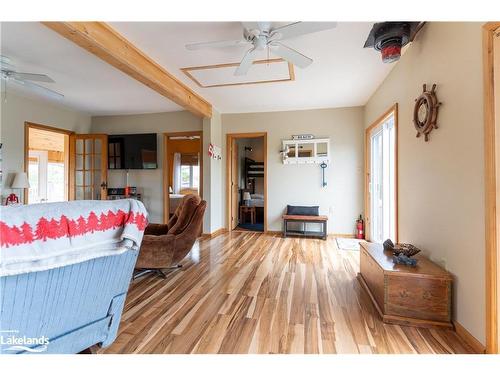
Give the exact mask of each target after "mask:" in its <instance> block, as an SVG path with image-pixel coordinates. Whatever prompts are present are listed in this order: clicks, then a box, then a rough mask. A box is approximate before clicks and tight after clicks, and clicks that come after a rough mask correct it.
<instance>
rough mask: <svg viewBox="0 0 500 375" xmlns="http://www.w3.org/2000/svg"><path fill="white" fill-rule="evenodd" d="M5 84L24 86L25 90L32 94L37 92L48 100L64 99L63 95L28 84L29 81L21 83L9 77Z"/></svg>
mask: <svg viewBox="0 0 500 375" xmlns="http://www.w3.org/2000/svg"><path fill="white" fill-rule="evenodd" d="M7 82H15V83H16V84H18V85H19V86H24V87H26V88H27V89H29V90H31V91H33V92H37V93H39V94H41V95H44V96H47V97H50V98H53V99H57V100H62V99H64V95H63V94H60V93H58V92H57V91H54V90H51V89H48V88H46V87H43V86H40V85H37V84H35V83H32V82H29V81H22V80H20V79H17V78H15V77H9V79H8V81H7Z"/></svg>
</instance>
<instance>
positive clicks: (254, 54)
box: [186, 22, 336, 76]
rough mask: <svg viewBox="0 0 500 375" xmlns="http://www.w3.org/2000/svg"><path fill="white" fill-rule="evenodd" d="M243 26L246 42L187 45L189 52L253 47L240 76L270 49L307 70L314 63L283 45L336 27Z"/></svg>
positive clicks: (312, 24)
mask: <svg viewBox="0 0 500 375" xmlns="http://www.w3.org/2000/svg"><path fill="white" fill-rule="evenodd" d="M242 25H243V40H228V41H215V42H206V43H205V42H203V43H192V44H187V45H186V49H188V50H191V51H193V50H198V49H203V48H222V47H240V46H242V45H248V46H250V49H249V50H247V51H246V53H245V55H244V56H243V59H242V60H241V62H240V65H239V66H238V67H237V68H236V70H235V72H234V75H236V76H242V75H246V74H247V73H248V71H249V70H250V68H251V67H252V64H253V63H254V61H255V60H257V59H258V53H259V52H260V51H264V50H266V49H267V50H268V51H269V52H271V53H272V54H274V55H276V56H279V57H281V58H282V59H284V60H286V61H288V62H289V63H291V64H293V65H296V66H298V67H299V68H306V67H307V66H309V65H311V64H312V62H313V60H312V59H311V58H309V57H307V56H305V55H303V54H301V53H300V52H298V51H296V50H294V49H293V48H290V47H288V46H286V45H284V44H283V43H281V41H282V40H287V39H292V38H296V37H299V36H302V35H306V34H311V33H315V32H319V31H323V30H328V29H332V28H334V27H336V23H335V22H294V23H290V24H288V25H285V26H280V27H276V28H273V27H272V24H271V22H242Z"/></svg>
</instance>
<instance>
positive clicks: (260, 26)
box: [241, 22, 271, 31]
mask: <svg viewBox="0 0 500 375" xmlns="http://www.w3.org/2000/svg"><path fill="white" fill-rule="evenodd" d="M241 24H242V25H243V27H244V28H245V29H247V30H261V31H269V30H271V22H242V23H241Z"/></svg>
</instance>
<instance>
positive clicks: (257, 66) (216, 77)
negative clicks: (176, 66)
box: [181, 59, 294, 88]
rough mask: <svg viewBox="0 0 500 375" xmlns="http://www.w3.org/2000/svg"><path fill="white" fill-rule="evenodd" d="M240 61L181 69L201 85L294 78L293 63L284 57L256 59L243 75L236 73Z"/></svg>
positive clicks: (222, 84) (234, 84) (281, 80)
mask: <svg viewBox="0 0 500 375" xmlns="http://www.w3.org/2000/svg"><path fill="white" fill-rule="evenodd" d="M238 65H239V64H238V63H231V64H216V65H206V66H195V67H189V68H182V69H181V70H182V71H183V72H184V73H185V74H186V75H187V76H188V77H189V78H191V79H192V80H193V81H194V82H195V83H196V84H197V85H198V86H200V87H205V88H206V87H221V86H236V85H250V84H256V83H271V82H286V81H293V80H294V71H293V65H291V64H288V63H287V62H286V61H284V60H283V59H271V60H259V61H255V62H254V63H253V65H252V67H251V68H250V70H249V71H248V73H247V74H245V75H243V76H237V75H235V74H234V72H235V70H236V68H237V67H238Z"/></svg>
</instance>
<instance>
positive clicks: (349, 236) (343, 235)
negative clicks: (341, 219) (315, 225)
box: [328, 233, 356, 238]
mask: <svg viewBox="0 0 500 375" xmlns="http://www.w3.org/2000/svg"><path fill="white" fill-rule="evenodd" d="M328 237H340V238H356V236H355V235H354V234H347V233H332V234H329V235H328Z"/></svg>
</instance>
